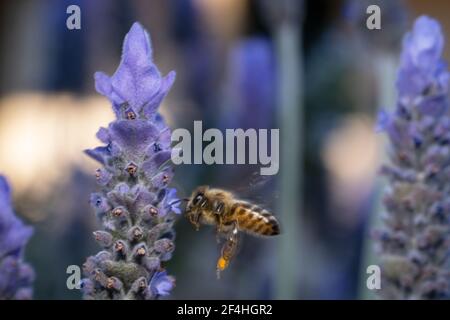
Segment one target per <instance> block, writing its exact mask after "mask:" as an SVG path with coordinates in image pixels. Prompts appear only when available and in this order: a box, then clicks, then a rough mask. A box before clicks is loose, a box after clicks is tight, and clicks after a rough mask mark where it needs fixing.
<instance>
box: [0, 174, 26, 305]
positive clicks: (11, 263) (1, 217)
mask: <svg viewBox="0 0 450 320" xmlns="http://www.w3.org/2000/svg"><path fill="white" fill-rule="evenodd" d="M32 233H33V229H32V228H31V227H28V226H25V225H24V224H23V222H22V221H21V220H19V219H18V218H17V217H16V215H15V214H14V212H13V209H12V205H11V191H10V188H9V185H8V182H7V181H6V179H5V177H3V176H2V175H0V300H4V299H31V297H32V294H33V290H32V283H33V280H34V271H33V269H32V268H31V267H30V266H29V265H28V264H26V263H25V262H23V253H24V249H25V245H26V243H27V242H28V239H29V238H30V237H31V235H32Z"/></svg>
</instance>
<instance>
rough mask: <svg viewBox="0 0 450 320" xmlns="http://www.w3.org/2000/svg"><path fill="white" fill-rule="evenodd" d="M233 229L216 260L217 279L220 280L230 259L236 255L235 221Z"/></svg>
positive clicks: (236, 233) (236, 231)
mask: <svg viewBox="0 0 450 320" xmlns="http://www.w3.org/2000/svg"><path fill="white" fill-rule="evenodd" d="M233 224H234V227H233V229H232V231H231V232H230V234H229V235H228V237H227V240H226V241H225V243H224V244H223V246H222V251H221V255H220V257H219V259H218V260H217V279H220V273H221V272H222V271H223V270H225V269H226V268H227V267H228V265H229V264H230V261H231V259H232V258H233V257H234V255H235V254H236V251H237V250H236V249H237V245H238V228H237V222H236V221H235V222H234V223H233Z"/></svg>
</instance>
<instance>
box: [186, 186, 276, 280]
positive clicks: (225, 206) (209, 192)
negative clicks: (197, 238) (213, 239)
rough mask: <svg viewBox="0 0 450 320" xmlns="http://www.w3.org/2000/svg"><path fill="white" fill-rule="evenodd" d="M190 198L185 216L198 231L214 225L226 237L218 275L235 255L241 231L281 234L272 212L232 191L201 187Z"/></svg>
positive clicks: (255, 233) (219, 261) (259, 233)
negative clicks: (201, 227)
mask: <svg viewBox="0 0 450 320" xmlns="http://www.w3.org/2000/svg"><path fill="white" fill-rule="evenodd" d="M187 201H188V202H187V205H186V217H187V218H188V219H189V221H190V222H191V223H192V224H193V225H194V227H195V228H196V229H197V230H198V229H199V228H200V225H202V224H204V225H213V226H215V227H216V232H217V236H218V239H220V237H224V238H225V242H224V244H223V246H222V250H221V255H220V257H219V259H218V260H217V277H218V278H220V273H221V272H222V271H223V270H225V269H226V268H227V267H228V266H229V264H230V261H231V259H232V258H233V257H234V256H235V255H236V252H237V248H238V234H239V231H244V232H246V233H248V234H251V235H254V236H268V237H270V236H275V235H278V234H280V227H279V224H278V221H277V219H276V218H275V217H274V216H273V214H271V213H270V212H268V211H267V210H264V209H263V208H261V207H259V206H257V205H254V204H252V203H250V202H247V201H243V200H239V199H237V198H236V197H235V196H234V195H233V194H232V193H231V192H228V191H225V190H222V189H212V188H209V186H200V187H198V188H196V189H195V190H194V191H193V192H192V195H191V197H190V198H188V199H187Z"/></svg>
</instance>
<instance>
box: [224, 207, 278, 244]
mask: <svg viewBox="0 0 450 320" xmlns="http://www.w3.org/2000/svg"><path fill="white" fill-rule="evenodd" d="M231 216H232V219H233V220H237V221H238V228H239V229H240V230H243V231H247V232H249V233H252V234H256V235H262V236H275V235H277V234H280V226H279V224H278V221H277V219H276V218H275V217H274V216H273V215H272V214H271V213H270V212H269V211H267V210H264V209H262V208H261V207H258V206H256V205H253V204H251V203H248V202H237V203H235V204H234V205H233V207H232V208H231Z"/></svg>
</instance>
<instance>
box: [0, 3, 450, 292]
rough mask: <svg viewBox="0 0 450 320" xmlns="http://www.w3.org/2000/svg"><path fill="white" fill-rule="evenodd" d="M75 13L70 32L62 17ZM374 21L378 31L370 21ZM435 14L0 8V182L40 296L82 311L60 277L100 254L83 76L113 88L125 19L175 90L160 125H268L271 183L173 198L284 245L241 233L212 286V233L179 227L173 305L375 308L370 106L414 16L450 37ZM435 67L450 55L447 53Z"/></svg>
mask: <svg viewBox="0 0 450 320" xmlns="http://www.w3.org/2000/svg"><path fill="white" fill-rule="evenodd" d="M71 4H76V5H78V6H80V8H81V30H68V29H67V28H66V19H67V17H68V14H66V8H67V7H68V6H69V5H71ZM370 4H378V5H379V6H380V7H381V19H382V20H381V26H382V29H381V30H368V29H367V28H366V18H367V14H366V8H367V6H368V5H370ZM449 10H450V3H449V2H448V1H444V0H433V1H421V0H410V1H408V0H405V1H394V0H385V1H380V0H372V1H365V0H314V1H312V0H311V1H300V0H280V1H271V0H150V1H144V0H132V1H125V0H114V1H111V0H97V1H88V0H79V1H76V0H70V1H67V0H58V1H57V0H39V1H31V0H17V1H2V2H1V3H0V47H1V50H0V172H1V173H3V174H5V175H7V176H8V178H9V179H10V181H11V182H12V185H13V190H14V203H15V206H16V210H17V212H18V213H19V214H20V216H21V217H23V219H24V220H26V221H27V223H29V224H31V225H33V226H35V234H34V236H33V238H32V239H31V241H30V243H29V245H28V247H27V252H26V254H27V260H28V261H29V262H30V263H31V264H32V265H34V267H35V268H36V273H37V279H36V282H35V298H36V299H79V298H80V297H81V295H80V293H79V292H78V291H77V290H73V291H71V290H68V289H67V287H66V278H67V274H66V268H67V266H68V265H71V264H76V265H81V264H82V263H83V262H84V261H85V259H86V257H87V256H89V255H91V254H93V253H95V252H97V251H98V250H99V249H98V247H97V245H96V243H95V241H94V240H93V237H92V231H94V230H96V228H97V227H98V224H97V222H96V221H95V218H94V214H93V211H92V210H91V208H90V207H89V205H88V199H89V194H90V192H93V191H95V190H96V188H97V187H96V183H95V179H94V172H95V169H96V163H94V161H92V160H90V159H88V158H87V157H86V156H85V155H84V154H83V152H82V150H84V149H87V148H91V147H94V146H96V145H98V144H99V142H98V141H97V140H96V139H95V133H96V131H97V129H98V128H99V127H100V126H106V125H107V124H108V123H109V122H110V121H112V120H113V118H114V115H113V113H112V110H111V108H110V106H109V103H108V101H107V99H106V98H104V97H102V96H100V95H99V94H97V93H96V92H95V91H94V82H93V77H92V75H93V73H94V72H95V71H97V70H101V71H105V72H107V73H109V74H112V73H113V72H114V71H115V69H116V67H117V66H118V64H119V60H120V51H121V45H122V40H123V37H124V35H125V34H126V32H127V31H128V30H129V28H130V26H131V24H132V23H133V22H134V21H139V22H141V23H142V24H143V26H144V27H145V28H146V29H147V30H148V31H149V33H150V35H151V39H152V43H153V48H154V59H155V62H156V64H157V65H158V67H159V69H160V70H161V72H162V73H163V74H166V73H167V72H169V71H170V70H176V72H177V79H176V82H175V85H174V87H173V89H172V91H171V92H170V93H169V95H168V97H167V98H166V100H165V101H164V102H163V105H162V107H161V109H160V110H161V112H162V114H163V115H164V117H165V118H166V120H167V122H168V123H169V125H170V127H171V128H173V129H175V128H188V129H189V130H192V127H193V121H194V120H202V121H203V128H204V130H205V129H206V128H210V127H214V128H221V129H225V128H244V129H245V128H269V129H270V128H280V134H281V154H280V161H281V162H280V172H279V173H278V175H276V176H274V177H272V178H269V179H267V178H264V179H262V178H259V177H258V176H257V175H256V174H255V173H257V172H258V171H259V168H258V167H255V166H242V165H236V166H231V165H228V166H207V165H183V166H178V167H177V168H176V176H175V179H174V181H175V183H174V186H175V187H177V189H178V192H179V195H180V196H186V195H188V194H190V191H191V190H192V189H193V188H194V187H195V186H197V185H200V184H209V185H212V186H217V187H222V188H227V189H230V190H235V191H236V192H237V193H238V194H239V195H242V197H245V198H248V199H250V200H253V201H255V202H257V203H260V204H262V205H263V206H265V207H267V208H269V209H271V210H272V211H273V212H274V213H275V215H276V216H277V217H278V218H279V219H280V221H281V225H282V232H283V234H282V235H281V236H279V237H277V238H276V239H270V240H265V239H255V238H251V237H248V236H247V237H245V238H244V240H243V243H242V247H241V249H240V253H239V255H238V256H237V258H236V259H235V260H234V261H233V263H232V264H231V266H230V268H229V269H228V270H226V272H225V273H224V274H223V277H222V279H221V280H217V279H216V274H215V262H216V258H217V255H218V252H219V251H218V250H219V248H218V246H217V244H216V240H215V235H214V231H213V229H212V228H203V229H202V230H201V231H200V232H194V230H193V228H192V227H191V226H190V225H189V224H188V223H187V222H186V221H185V219H184V218H180V219H179V221H178V223H177V224H176V230H177V242H176V244H177V248H176V252H175V254H174V258H173V259H172V260H171V261H170V262H169V263H168V264H167V266H166V267H167V269H168V271H169V272H170V273H171V274H174V275H175V276H176V279H177V282H176V284H177V285H176V288H175V290H174V294H173V295H172V296H171V298H175V299H177V298H178V299H280V298H285V299H354V298H370V297H372V295H371V293H370V292H367V290H365V289H364V288H365V279H366V277H367V275H366V273H365V270H366V267H367V265H368V264H371V263H376V262H374V261H376V260H374V258H373V257H372V256H371V252H372V250H371V243H370V241H369V237H368V229H369V228H370V225H373V224H374V223H376V221H375V220H376V216H375V215H374V213H377V212H379V211H380V210H381V208H380V207H379V204H378V203H379V201H378V198H379V190H380V186H381V185H382V183H383V181H380V179H378V177H377V170H378V167H379V166H380V163H381V161H382V160H383V150H384V146H383V144H384V140H383V137H382V136H379V135H377V134H376V133H375V130H374V122H375V117H376V116H375V115H376V112H377V109H378V108H379V107H385V108H390V107H392V106H393V105H394V101H395V89H394V88H395V87H394V83H395V76H396V64H397V60H398V54H399V50H400V44H401V37H402V35H403V33H404V32H405V31H406V30H407V28H409V27H410V25H411V22H412V20H413V19H414V18H416V17H417V16H418V15H420V14H429V15H431V16H433V17H435V18H437V19H438V20H440V22H441V23H442V24H443V27H444V29H445V30H444V33H445V34H450V20H449V19H448V13H449V12H450V11H449ZM446 52H447V56H448V53H449V51H448V48H447V51H446Z"/></svg>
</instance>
